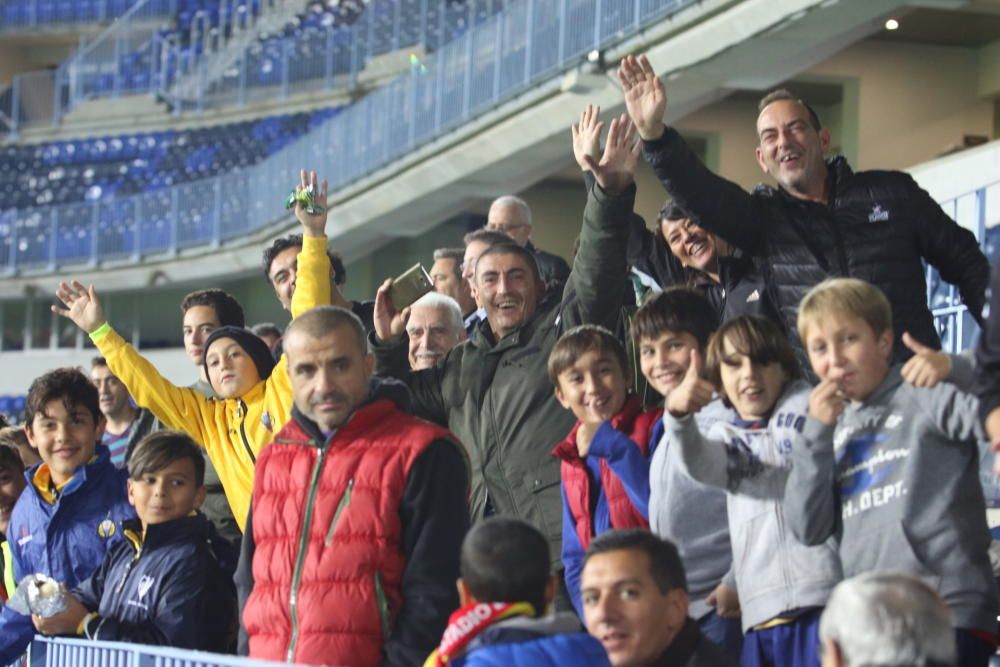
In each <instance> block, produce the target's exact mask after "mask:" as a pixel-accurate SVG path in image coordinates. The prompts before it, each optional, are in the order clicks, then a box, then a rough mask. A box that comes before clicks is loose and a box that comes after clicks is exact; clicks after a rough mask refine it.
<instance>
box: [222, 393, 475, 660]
mask: <svg viewBox="0 0 1000 667" xmlns="http://www.w3.org/2000/svg"><path fill="white" fill-rule="evenodd" d="M383 398H388V399H390V400H393V401H394V402H395V403H396V405H397V407H399V408H400V409H401V410H404V411H405V412H410V409H409V408H410V395H409V391H408V390H407V389H406V386H405V385H403V384H402V383H400V382H397V381H394V380H386V379H381V378H373V380H372V390H371V392H370V394H369V398H368V400H367V401H366V403H368V402H371V401H374V400H376V399H383ZM292 419H294V420H296V421H297V422H298V423H299V425H301V426H302V428H303V429H304V430H305V431H306V432H307V433H310V434H312V435H313V437H314V438H315V439H316V441H317V442H325V441H326V438H324V437H323V434H322V433H321V432H320V430H319V427H318V426H316V423H315V422H313V421H312V420H310V419H309V418H307V417H306V416H305V415H303V414H302V413H301V412H299V409H298V408H297V407H293V408H292ZM468 490H469V467H468V463H467V461H466V458H465V455H464V454H463V453H462V451H461V450H460V449H459V448H458V447H456V446H455V443H454V442H451V441H448V440H435V441H434V442H432V443H431V444H430V445H428V446H427V449H425V450H424V451H423V453H421V454H420V456H418V457H417V458H416V459H415V460H414V461H413V465H412V466H411V467H410V475H409V477H408V478H407V480H406V485H405V486H404V487H403V500H402V502H401V503H400V506H399V517H400V523H401V525H402V528H403V536H402V538H403V539H402V540H401V543H402V545H403V555H404V558H405V560H406V565H405V567H404V568H403V584H402V590H403V606H402V608H401V609H400V611H399V614H398V615H397V617H396V622H395V625H394V626H393V628H392V634H391V635H390V636H389V639H388V640H387V641H386V642H385V645H384V647H383V652H384V658H383V662H382V664H383V665H384V666H385V667H411V666H413V667H420V665H423V663H424V660H425V659H426V658H427V656H428V655H430V653H431V651H433V650H434V649H435V648H437V646H438V642H439V641H440V640H441V634H442V633H443V632H444V629H445V626H446V625H447V623H448V616H449V615H450V614H451V613H452V612H453V611H455V609H457V608H458V591H457V590H456V588H455V582H456V581H457V580H458V576H459V567H458V565H459V552H460V551H461V547H462V540H463V539H464V538H465V533H466V532H467V531H468V529H469V516H468V513H467V512H462V513H456V512H455V508H456V507H463V508H464V507H466V506H467V505H466V501H467V498H468ZM255 549H256V545H255V543H254V537H253V501H252V500H251V504H250V512H249V513H248V516H247V522H246V526H245V527H244V531H243V542H242V544H241V549H240V562H239V566H238V568H237V570H236V588H237V593H238V596H239V608H240V609H243V608H244V607H245V606H246V602H247V600H248V599H249V597H250V594H251V593H252V592H253V554H254V551H255ZM248 652H249V646H248V639H247V635H246V632H245V630H244V628H243V621H242V617H241V619H240V632H239V648H238V653H239V654H240V655H247V653H248Z"/></svg>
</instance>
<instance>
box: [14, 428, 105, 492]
mask: <svg viewBox="0 0 1000 667" xmlns="http://www.w3.org/2000/svg"><path fill="white" fill-rule="evenodd" d="M110 467H112V466H111V451H110V450H109V449H108V448H107V447H106V446H105V445H102V444H101V443H97V445H96V446H95V447H94V455H93V456H92V457H91V458H90V460H89V461H87V463H85V464H84V465H82V466H80V467H79V468H77V469H76V470H75V471H74V472H73V476H72V477H71V478H70V479H69V480H67V482H66V483H65V484H63V485H62V487H61V488H59V489H58V493H52V491H51V484H50V479H51V478H50V476H49V467H48V465H47V464H46V463H44V462H42V463H38V464H36V465H34V466H32V467H31V468H28V469H27V470H25V471H24V477H25V479H26V480H27V481H28V486H29V487H31V488H32V489H34V491H35V493H36V495H37V496H38V497H39V498H40V499H41V500H43V501H44V502H47V503H48V504H50V505H55V504H56V503H57V502H58V501H59V498H62V497H63V496H65V495H68V494H71V493H74V492H75V491H76V490H77V489H79V488H80V487H81V486H83V485H84V484H86V483H87V479H89V478H90V477H94V478H95V479H96V478H98V477H100V475H101V474H102V473H103V472H105V471H106V469H107V468H110Z"/></svg>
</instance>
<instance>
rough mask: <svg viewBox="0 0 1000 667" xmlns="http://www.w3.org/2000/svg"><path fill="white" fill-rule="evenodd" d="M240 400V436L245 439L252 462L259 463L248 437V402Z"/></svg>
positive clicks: (244, 444)
mask: <svg viewBox="0 0 1000 667" xmlns="http://www.w3.org/2000/svg"><path fill="white" fill-rule="evenodd" d="M239 400H240V438H241V439H242V440H243V446H244V447H245V448H246V450H247V454H248V455H249V456H250V462H251V463H257V457H256V456H254V455H253V448H252V447H250V440H249V439H248V438H247V431H246V428H245V427H246V423H247V404H246V403H244V402H243V399H242V398H241V399H239Z"/></svg>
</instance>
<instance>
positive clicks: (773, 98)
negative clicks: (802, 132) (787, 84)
mask: <svg viewBox="0 0 1000 667" xmlns="http://www.w3.org/2000/svg"><path fill="white" fill-rule="evenodd" d="M782 100H787V101H789V102H795V103H797V104H801V105H802V106H803V107H805V110H806V111H807V112H808V113H809V124H810V125H812V126H813V129H814V130H816V131H817V132H819V131H820V130H822V129H823V124H822V123H820V122H819V114H818V113H816V110H815V109H813V108H812V107H811V106H810V105H809V103H808V102H806V101H805V100H803V99H802V98H801V97H796V96H795V95H793V94H792V92H791V91H790V90H788V89H786V88H778V89H776V90H772V91H771V92H769V93H768V94H767V95H765V96H764V97H762V98H760V102H759V103H758V104H757V112H758V113H760V112H761V111H763V110H764V108H765V107H766V106H767V105H769V104H772V103H774V102H780V101H782Z"/></svg>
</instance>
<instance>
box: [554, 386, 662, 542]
mask: <svg viewBox="0 0 1000 667" xmlns="http://www.w3.org/2000/svg"><path fill="white" fill-rule="evenodd" d="M661 414H662V412H661V411H659V410H655V411H650V412H643V411H642V405H641V404H640V402H639V399H638V398H637V397H636V396H634V395H633V396H630V397H629V399H628V400H627V401H626V402H625V405H624V407H622V409H621V411H620V412H619V413H618V414H617V415H615V416H614V417H612V419H611V425H612V426H613V427H614V428H615V429H616V430H618V431H621V432H622V433H624V434H626V435H627V436H628V437H629V438H631V439H632V442H634V443H635V444H637V445H638V446H639V449H640V450H642V453H643V456H645V455H646V454H647V453H648V452H649V435H650V433H651V432H652V430H653V425H654V424H656V420H657V419H659V418H660V415H661ZM579 428H580V422H577V423H576V425H575V426H573V430H572V431H570V432H569V435H568V436H566V439H565V440H563V441H562V442H560V443H559V444H558V445H556V448H555V449H554V450H553V452H552V453H553V454H555V455H556V456H558V457H559V458H560V459H562V467H561V471H560V472H561V474H562V481H563V488H564V489H565V491H566V502H567V503H568V504H569V510H570V513H571V514H572V515H573V520H574V521H575V522H576V534H577V537H579V538H580V545H581V546H582V547H583V548H584V549H586V548H587V547H588V546H590V539H591V537H592V536H593V534H594V526H593V517H592V516H591V515H590V476H589V475H588V474H587V465H586V464H585V463H584V461H583V459H581V458H580V454H579V451H578V450H577V448H576V432H577V430H578V429H579ZM601 488H602V489H603V490H604V496H605V497H606V498H607V499H608V510H609V512H610V514H611V526H612V527H613V528H648V527H649V522H648V521H646V519H644V518H643V516H642V514H640V513H639V512H638V510H636V509H635V507H633V506H632V501H630V500H629V498H628V494H627V493H626V492H625V487H624V486H623V485H622V482H621V480H620V479H618V475H616V474H615V473H614V472H612V471H611V467H610V466H609V465H608V463H607V461H605V460H604V459H601Z"/></svg>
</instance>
